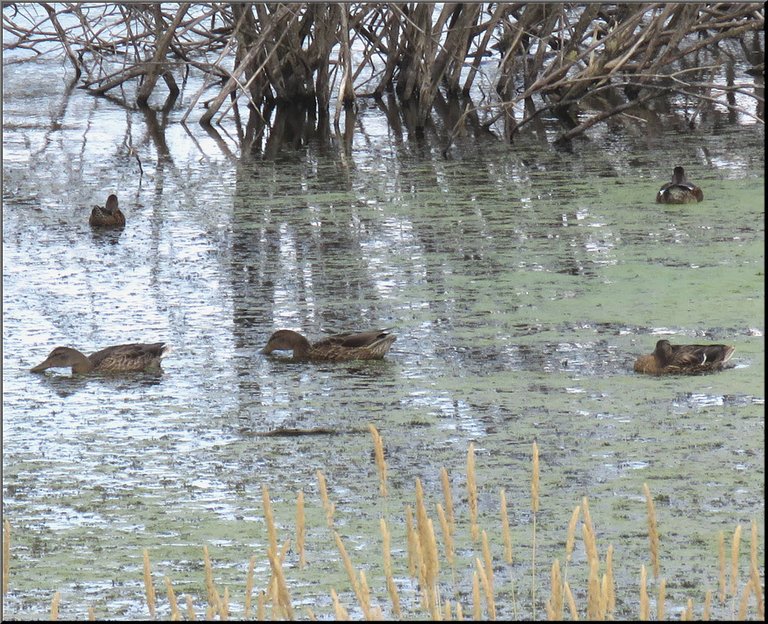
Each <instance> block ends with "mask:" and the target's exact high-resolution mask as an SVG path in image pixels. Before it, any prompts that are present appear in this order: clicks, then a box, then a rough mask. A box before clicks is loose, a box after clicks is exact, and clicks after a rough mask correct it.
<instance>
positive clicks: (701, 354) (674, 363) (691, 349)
mask: <svg viewBox="0 0 768 624" xmlns="http://www.w3.org/2000/svg"><path fill="white" fill-rule="evenodd" d="M735 350H736V347H734V346H731V345H724V344H712V345H671V344H670V343H669V340H659V341H658V342H657V343H656V348H655V349H654V350H653V353H651V354H650V355H641V356H640V357H639V358H637V360H636V361H635V372H636V373H646V374H648V375H696V374H698V373H709V372H714V371H718V370H721V369H722V368H723V365H724V364H725V363H726V362H727V361H728V360H730V359H731V356H733V352H734V351H735Z"/></svg>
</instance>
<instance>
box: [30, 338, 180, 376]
mask: <svg viewBox="0 0 768 624" xmlns="http://www.w3.org/2000/svg"><path fill="white" fill-rule="evenodd" d="M169 350H170V347H169V346H168V345H167V344H166V343H164V342H155V343H152V344H140V343H134V344H122V345H114V346H112V347H107V348H106V349H102V350H101V351H96V353H92V354H91V355H85V354H84V353H81V352H80V351H78V350H77V349H74V348H72V347H56V348H55V349H54V350H53V351H51V352H50V354H49V355H48V357H47V358H45V360H44V361H42V362H40V364H38V365H37V366H35V367H34V368H32V369H31V372H33V373H41V372H43V371H44V370H47V369H49V368H67V367H70V366H71V367H72V372H73V373H76V374H84V373H92V372H103V373H130V372H139V371H152V370H159V369H160V360H161V358H162V357H163V356H164V355H165V354H166V353H168V351H169Z"/></svg>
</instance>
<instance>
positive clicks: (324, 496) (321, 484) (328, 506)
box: [316, 470, 336, 529]
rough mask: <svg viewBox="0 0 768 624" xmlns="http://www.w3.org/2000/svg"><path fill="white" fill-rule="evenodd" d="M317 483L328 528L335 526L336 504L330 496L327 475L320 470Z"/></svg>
mask: <svg viewBox="0 0 768 624" xmlns="http://www.w3.org/2000/svg"><path fill="white" fill-rule="evenodd" d="M316 474H317V485H318V488H319V489H320V499H321V500H322V501H323V509H324V510H325V519H326V521H327V522H328V528H330V529H332V528H333V512H334V511H335V508H336V505H334V504H333V503H332V502H331V500H330V499H329V498H328V488H327V486H326V483H325V475H323V473H322V472H321V471H320V470H318V471H317V473H316Z"/></svg>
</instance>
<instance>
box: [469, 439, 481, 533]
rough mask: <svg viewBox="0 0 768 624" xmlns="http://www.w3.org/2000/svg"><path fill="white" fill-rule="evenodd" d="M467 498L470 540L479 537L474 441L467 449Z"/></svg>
mask: <svg viewBox="0 0 768 624" xmlns="http://www.w3.org/2000/svg"><path fill="white" fill-rule="evenodd" d="M467 498H468V500H469V523H470V525H469V530H470V535H471V536H472V541H474V542H476V541H477V540H478V539H479V538H480V528H479V527H478V524H477V480H476V479H475V443H474V442H470V443H469V450H468V451H467Z"/></svg>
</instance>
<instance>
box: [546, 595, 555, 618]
mask: <svg viewBox="0 0 768 624" xmlns="http://www.w3.org/2000/svg"><path fill="white" fill-rule="evenodd" d="M544 610H545V611H546V612H547V620H549V621H550V622H552V621H554V620H555V610H554V609H553V608H552V600H551V599H549V598H547V602H545V603H544Z"/></svg>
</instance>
